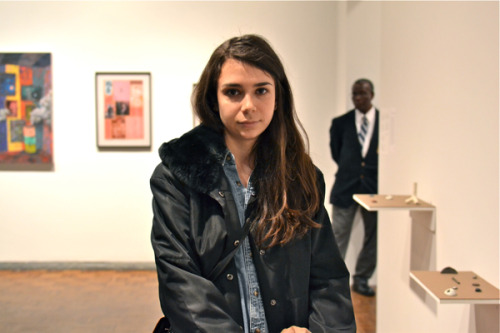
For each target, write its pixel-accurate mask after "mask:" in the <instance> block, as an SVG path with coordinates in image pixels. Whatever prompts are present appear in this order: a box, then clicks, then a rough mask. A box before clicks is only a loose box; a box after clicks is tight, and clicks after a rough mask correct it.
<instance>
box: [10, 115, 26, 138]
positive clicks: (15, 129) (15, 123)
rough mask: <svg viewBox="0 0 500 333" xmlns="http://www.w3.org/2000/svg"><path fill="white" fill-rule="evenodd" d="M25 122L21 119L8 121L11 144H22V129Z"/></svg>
mask: <svg viewBox="0 0 500 333" xmlns="http://www.w3.org/2000/svg"><path fill="white" fill-rule="evenodd" d="M25 124H26V122H25V121H24V120H22V119H19V120H11V121H10V138H11V141H12V142H24V133H23V127H24V125H25Z"/></svg>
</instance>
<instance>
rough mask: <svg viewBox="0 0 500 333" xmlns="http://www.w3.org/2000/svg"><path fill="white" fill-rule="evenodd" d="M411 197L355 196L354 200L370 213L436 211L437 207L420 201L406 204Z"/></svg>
mask: <svg viewBox="0 0 500 333" xmlns="http://www.w3.org/2000/svg"><path fill="white" fill-rule="evenodd" d="M410 197H411V196H410V195H383V194H354V195H353V199H354V201H356V202H357V203H359V204H360V205H361V206H362V207H364V208H365V209H366V210H369V211H379V210H385V209H404V210H427V211H430V210H435V206H433V205H431V204H430V203H427V202H425V201H423V200H420V199H418V202H417V203H413V202H408V203H407V202H406V199H408V198H410Z"/></svg>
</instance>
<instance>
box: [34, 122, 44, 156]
mask: <svg viewBox="0 0 500 333" xmlns="http://www.w3.org/2000/svg"><path fill="white" fill-rule="evenodd" d="M35 138H36V150H38V151H40V150H42V149H43V123H42V122H39V123H37V124H35Z"/></svg>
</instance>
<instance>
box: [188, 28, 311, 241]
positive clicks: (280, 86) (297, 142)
mask: <svg viewBox="0 0 500 333" xmlns="http://www.w3.org/2000/svg"><path fill="white" fill-rule="evenodd" d="M227 59H236V60H239V61H242V62H244V63H247V64H250V65H252V66H255V67H257V68H259V69H261V70H263V71H264V72H266V73H268V74H270V75H271V76H272V77H273V78H274V81H275V83H276V111H275V112H274V115H273V119H272V120H271V123H270V124H269V126H268V128H267V129H266V130H265V131H264V132H263V133H262V134H261V135H260V136H259V138H258V140H257V142H256V144H255V146H254V148H253V155H254V157H255V161H256V167H255V170H254V175H253V176H252V180H254V182H255V188H256V191H257V194H258V195H257V204H256V206H255V207H256V208H255V211H254V212H253V216H255V217H256V219H257V223H256V226H255V228H254V231H253V236H254V239H255V242H256V243H257V244H258V245H259V246H260V247H262V248H270V247H273V246H276V245H284V244H287V243H289V242H290V241H292V240H293V239H295V238H300V237H302V236H303V235H305V234H306V233H307V232H308V231H309V229H310V228H318V227H319V224H318V223H316V222H314V221H313V216H314V214H315V213H316V212H317V211H318V209H319V207H320V204H321V203H320V202H319V201H320V195H319V193H318V189H317V186H316V185H317V183H316V177H317V172H316V168H315V166H314V165H313V163H312V161H311V158H310V157H309V155H308V153H307V150H306V142H308V141H307V134H306V133H305V131H304V129H303V127H302V124H301V123H300V121H299V119H298V118H297V115H296V112H295V107H294V103H293V95H292V91H291V88H290V84H289V82H288V79H287V77H286V74H285V70H284V67H283V65H282V63H281V61H280V59H279V57H278V55H277V54H276V53H275V52H274V50H273V49H272V48H271V46H270V45H269V43H268V42H267V41H266V40H265V39H264V38H262V37H260V36H257V35H244V36H241V37H234V38H231V39H229V40H227V41H226V42H224V43H223V44H222V45H220V46H219V47H218V48H217V49H216V50H215V51H214V53H213V54H212V56H211V57H210V60H209V61H208V63H207V65H206V67H205V69H204V71H203V73H202V75H201V77H200V80H199V82H198V84H197V85H196V88H195V90H194V92H193V99H192V103H193V109H194V111H195V112H196V114H197V115H198V117H199V118H200V120H201V123H203V124H204V125H206V126H209V127H212V128H214V129H216V130H219V131H221V133H222V132H223V130H224V126H223V124H222V121H221V120H220V117H219V113H218V112H215V110H216V109H217V83H218V79H219V76H220V72H221V68H222V65H223V64H224V62H225V61H226V60H227ZM307 148H308V147H307Z"/></svg>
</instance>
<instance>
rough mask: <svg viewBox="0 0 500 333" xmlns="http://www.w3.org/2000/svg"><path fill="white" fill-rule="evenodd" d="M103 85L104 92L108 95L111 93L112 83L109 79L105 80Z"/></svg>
mask: <svg viewBox="0 0 500 333" xmlns="http://www.w3.org/2000/svg"><path fill="white" fill-rule="evenodd" d="M105 87H106V88H105V89H106V92H105V94H106V95H108V96H109V95H111V93H112V92H113V83H112V82H111V81H106V84H105Z"/></svg>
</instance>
